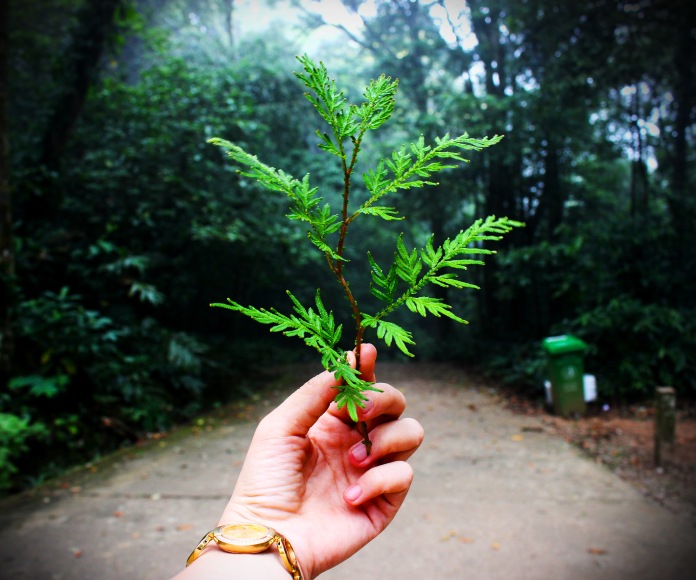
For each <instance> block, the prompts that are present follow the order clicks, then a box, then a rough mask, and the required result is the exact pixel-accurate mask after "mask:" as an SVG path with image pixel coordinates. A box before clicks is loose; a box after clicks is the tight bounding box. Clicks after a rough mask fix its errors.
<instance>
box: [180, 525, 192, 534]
mask: <svg viewBox="0 0 696 580" xmlns="http://www.w3.org/2000/svg"><path fill="white" fill-rule="evenodd" d="M192 528H193V524H179V525H178V526H177V527H176V529H177V530H178V531H180V532H185V531H186V530H190V529H192Z"/></svg>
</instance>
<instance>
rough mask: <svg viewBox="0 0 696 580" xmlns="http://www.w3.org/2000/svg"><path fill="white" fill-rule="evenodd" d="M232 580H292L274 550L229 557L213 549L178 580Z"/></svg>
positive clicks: (205, 553)
mask: <svg viewBox="0 0 696 580" xmlns="http://www.w3.org/2000/svg"><path fill="white" fill-rule="evenodd" d="M198 578H200V579H204V580H229V579H230V578H258V580H276V579H277V580H291V576H290V574H289V573H288V571H287V570H285V568H284V567H283V564H282V563H281V561H280V556H278V553H277V552H275V551H273V550H268V551H267V552H263V553H261V554H228V553H226V552H223V551H222V550H220V549H219V548H217V547H216V546H210V547H209V548H207V549H206V551H205V552H204V553H203V554H201V556H200V557H199V558H198V559H197V560H196V561H194V562H193V563H192V564H191V565H190V566H188V567H187V568H185V569H184V570H182V571H181V572H180V573H179V574H178V575H177V576H176V577H175V580H196V579H198Z"/></svg>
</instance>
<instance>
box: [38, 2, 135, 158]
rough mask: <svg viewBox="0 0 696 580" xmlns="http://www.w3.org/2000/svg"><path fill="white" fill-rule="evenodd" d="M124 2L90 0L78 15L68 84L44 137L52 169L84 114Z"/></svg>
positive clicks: (44, 146)
mask: <svg viewBox="0 0 696 580" xmlns="http://www.w3.org/2000/svg"><path fill="white" fill-rule="evenodd" d="M122 1H123V0H89V1H88V2H87V3H86V4H85V5H84V6H83V7H82V10H81V11H80V13H79V14H78V17H77V20H78V24H77V27H76V29H75V33H74V36H73V40H72V46H71V49H70V53H69V56H68V57H67V58H68V59H69V60H68V63H67V66H66V74H67V76H68V80H67V85H68V86H67V88H66V90H65V92H64V93H63V96H62V97H61V98H60V99H59V100H58V102H57V103H56V106H55V108H54V109H53V114H52V115H51V118H50V120H49V123H48V129H47V130H46V133H45V134H44V139H43V147H42V155H41V164H42V165H44V166H46V167H48V168H51V169H54V168H56V166H57V164H58V161H59V160H60V157H61V154H62V152H63V149H64V147H65V144H66V143H67V141H68V138H69V136H70V134H71V133H72V130H73V128H74V127H75V124H76V123H77V120H78V119H79V117H80V113H81V111H82V107H83V106H84V104H85V101H86V100H87V92H88V90H89V87H90V85H91V83H92V81H93V79H94V76H95V73H96V71H97V70H98V68H99V63H100V61H101V58H102V55H103V54H104V48H105V47H106V45H107V41H108V38H109V35H110V33H111V32H112V31H113V29H114V16H115V13H116V9H117V8H118V6H119V5H120V4H121V2H122Z"/></svg>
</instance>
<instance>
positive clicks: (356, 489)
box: [343, 485, 362, 502]
mask: <svg viewBox="0 0 696 580" xmlns="http://www.w3.org/2000/svg"><path fill="white" fill-rule="evenodd" d="M361 493H362V489H360V486H359V485H353V486H351V487H349V488H348V489H347V490H346V491H344V492H343V497H345V498H346V499H347V500H348V501H350V502H354V501H356V500H357V499H358V498H359V497H360V494H361Z"/></svg>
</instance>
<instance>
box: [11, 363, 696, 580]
mask: <svg viewBox="0 0 696 580" xmlns="http://www.w3.org/2000/svg"><path fill="white" fill-rule="evenodd" d="M308 375H309V370H308V369H306V368H302V369H293V372H292V373H290V374H287V373H286V374H285V375H284V376H283V377H282V378H281V379H279V380H278V381H274V382H273V383H272V384H269V385H268V387H267V388H266V389H265V390H263V391H260V392H259V393H258V394H257V396H256V397H255V399H254V400H252V401H248V402H245V403H243V404H239V405H236V406H233V407H230V408H228V409H225V410H224V413H220V414H215V415H211V416H209V417H205V418H201V419H200V420H199V421H198V422H196V423H194V425H193V426H192V427H190V428H188V429H181V430H178V431H177V432H175V433H172V434H171V435H169V436H168V437H165V438H162V439H160V440H153V441H149V442H147V443H146V444H144V445H142V446H140V447H136V448H133V449H130V450H127V451H124V452H122V453H119V454H117V455H115V456H113V457H110V458H108V459H107V460H105V461H103V462H100V463H96V464H94V465H91V466H88V467H86V468H85V469H83V470H79V471H76V472H75V473H73V474H71V475H69V476H67V477H65V478H63V479H62V480H61V481H58V482H55V483H53V484H52V485H50V486H45V487H43V488H40V489H37V490H34V491H33V492H31V493H27V494H23V495H21V496H17V497H14V498H10V499H9V500H5V501H2V502H0V558H1V559H2V562H3V565H2V567H0V578H20V579H21V578H27V579H29V578H31V579H34V578H55V579H83V578H84V579H87V578H94V577H99V578H100V579H101V580H112V579H113V580H115V579H117V578H118V579H122V578H129V579H130V578H133V579H144V580H150V579H153V580H154V579H166V578H169V577H170V576H171V575H173V574H174V573H176V572H177V571H178V570H179V569H181V566H182V565H183V560H184V559H185V558H186V556H187V555H188V553H189V552H190V550H191V548H192V547H193V546H194V545H195V544H196V542H197V541H198V540H199V539H200V537H201V536H202V535H203V534H204V533H205V532H207V531H208V530H209V529H210V528H211V527H213V526H214V525H215V522H216V521H217V517H218V515H219V514H220V512H221V510H222V508H223V507H224V505H225V503H226V501H227V498H228V496H229V493H230V491H231V488H232V486H233V483H234V480H235V478H236V476H237V473H238V471H239V468H240V466H241V464H242V462H243V459H244V454H245V452H246V448H247V445H248V443H249V440H250V438H251V435H252V433H253V431H254V428H255V426H256V424H257V422H258V421H259V420H260V419H261V417H263V416H264V415H265V414H266V413H267V412H268V411H269V410H270V409H271V408H273V406H275V405H276V404H277V403H278V402H279V401H280V400H282V398H283V397H284V396H285V395H286V394H287V393H288V392H289V389H291V388H293V387H294V386H297V384H298V382H301V380H303V379H304V378H307V376H308ZM291 377H293V378H291ZM378 378H379V379H380V380H382V381H386V382H389V383H391V384H393V385H395V386H397V387H398V388H400V389H402V390H403V392H404V393H405V395H406V398H407V400H408V409H407V413H406V414H407V415H408V416H413V417H416V418H417V419H418V420H419V421H420V422H421V423H422V424H423V426H424V428H425V432H426V439H425V442H424V444H423V446H422V448H421V450H419V452H418V453H417V454H416V455H415V456H414V457H413V458H412V460H411V463H412V465H413V468H414V472H415V479H414V483H413V487H412V489H411V493H410V495H409V498H408V499H407V501H406V503H405V505H404V507H403V509H402V511H401V512H400V514H399V515H398V517H397V519H396V520H395V521H394V523H393V524H392V525H391V526H390V527H389V528H388V529H387V530H386V531H385V533H384V534H382V535H381V536H380V537H379V538H378V539H377V540H375V541H374V542H372V543H371V544H370V545H368V546H367V547H366V548H365V549H364V550H363V551H362V552H360V553H359V554H358V555H356V556H354V557H353V558H351V559H350V560H348V561H347V562H345V563H344V564H342V565H341V566H339V567H338V568H336V569H334V570H331V571H329V572H327V573H326V574H325V575H323V576H322V578H327V579H328V580H347V579H349V578H350V579H351V580H354V579H355V578H365V579H369V578H380V579H381V580H391V579H394V580H396V579H399V580H402V579H412V578H413V579H416V578H423V577H428V578H436V579H449V578H452V579H459V578H462V579H483V580H497V579H501V580H502V579H506V580H508V579H540V580H541V579H548V578H554V579H564V578H567V579H582V578H593V579H608V580H615V579H616V580H619V579H621V580H623V579H625V578H631V579H632V580H634V579H643V578H645V579H653V578H660V579H670V580H671V579H677V580H678V579H681V578H684V579H686V578H692V577H693V570H694V569H696V528H695V527H694V525H693V524H692V522H691V521H690V519H689V517H688V516H687V515H686V514H685V513H683V512H675V511H674V510H672V509H666V508H665V507H664V506H663V505H660V504H659V503H658V502H656V501H654V500H653V499H651V498H650V497H649V496H647V495H646V494H644V493H642V492H641V491H640V490H639V489H638V488H637V487H636V486H635V485H634V484H633V483H630V482H628V481H625V480H623V479H621V478H620V477H619V476H618V475H617V474H615V473H614V472H612V471H611V470H609V469H608V468H607V467H606V465H605V464H603V463H599V462H597V461H596V460H595V459H593V458H592V457H589V456H588V455H587V454H586V453H585V452H581V451H580V450H579V448H578V447H577V446H576V445H573V444H570V443H568V442H567V441H566V440H565V439H564V437H563V436H562V435H563V434H562V433H561V432H560V431H555V430H556V427H554V426H553V424H551V423H549V422H548V417H546V416H542V415H530V414H526V413H523V412H512V411H511V410H510V409H507V408H505V405H504V402H503V400H502V399H501V398H500V396H499V395H497V394H496V393H494V392H491V390H490V389H489V387H488V386H487V385H485V384H484V383H482V382H480V381H478V380H477V379H476V378H474V377H471V376H470V375H467V374H466V373H465V372H463V371H462V370H461V369H458V368H455V367H453V366H449V365H426V364H410V365H396V364H382V365H379V366H378Z"/></svg>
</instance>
